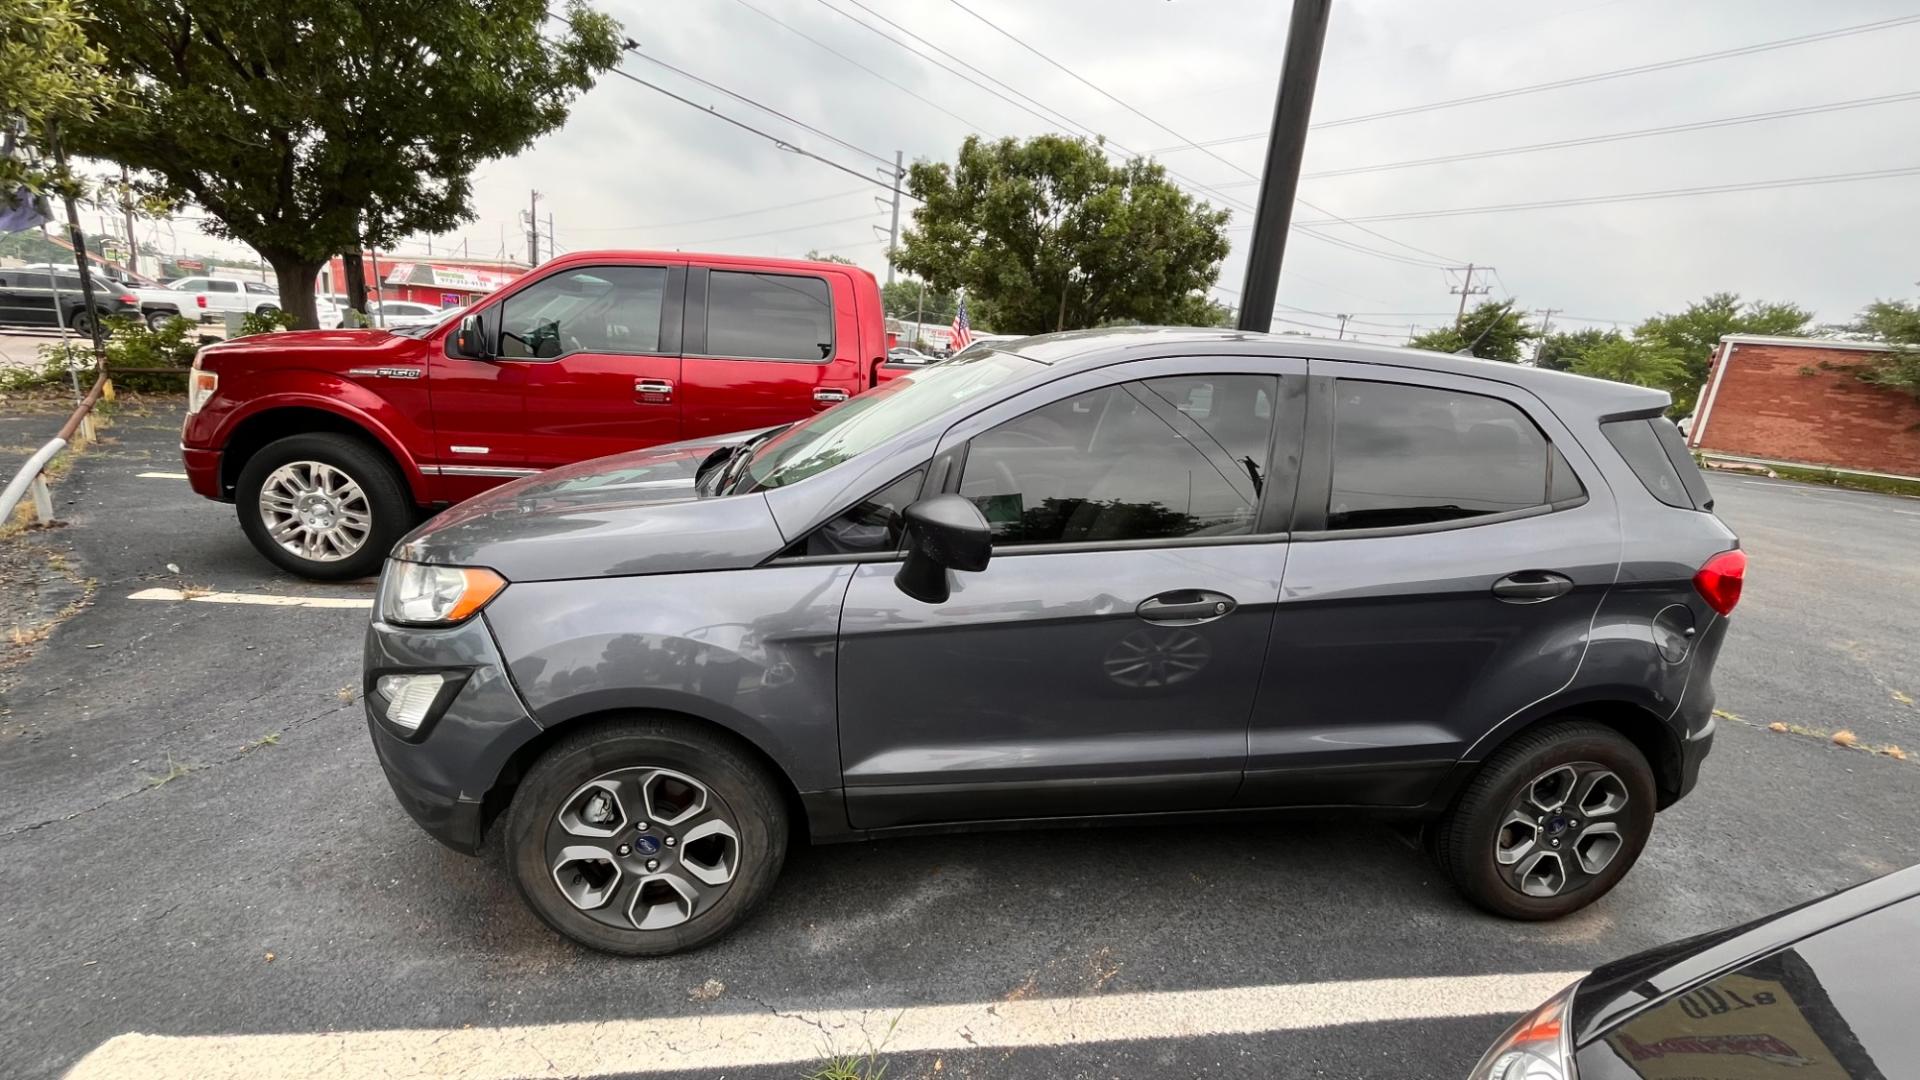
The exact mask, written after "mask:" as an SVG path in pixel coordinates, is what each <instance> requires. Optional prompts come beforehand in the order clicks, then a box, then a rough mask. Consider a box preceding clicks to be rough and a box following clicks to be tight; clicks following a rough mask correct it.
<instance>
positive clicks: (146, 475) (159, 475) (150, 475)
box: [133, 472, 187, 480]
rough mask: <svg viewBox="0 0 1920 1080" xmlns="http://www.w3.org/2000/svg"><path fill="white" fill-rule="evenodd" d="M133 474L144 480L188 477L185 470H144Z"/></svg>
mask: <svg viewBox="0 0 1920 1080" xmlns="http://www.w3.org/2000/svg"><path fill="white" fill-rule="evenodd" d="M133 475H135V476H137V477H139V478H140V479H142V480H185V479H186V478H187V474H186V473H183V472H143V473H134V474H133Z"/></svg>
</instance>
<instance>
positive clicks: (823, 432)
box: [747, 353, 1033, 490]
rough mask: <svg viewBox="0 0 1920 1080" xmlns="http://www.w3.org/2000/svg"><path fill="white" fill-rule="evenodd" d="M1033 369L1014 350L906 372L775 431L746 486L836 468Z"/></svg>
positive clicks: (753, 462) (752, 465)
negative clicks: (876, 387)
mask: <svg viewBox="0 0 1920 1080" xmlns="http://www.w3.org/2000/svg"><path fill="white" fill-rule="evenodd" d="M1032 371H1033V364H1032V362H1031V361H1029V360H1025V359H1023V358H1021V357H1018V356H1015V355H1013V354H1011V353H983V354H980V355H978V356H969V357H966V358H964V359H961V358H955V359H953V360H949V361H947V362H946V363H944V364H938V365H935V366H933V367H928V368H925V369H923V370H921V371H916V372H914V373H913V374H911V375H903V376H901V377H900V378H898V379H895V380H894V381H892V382H890V383H888V384H886V385H885V386H883V387H880V388H879V389H877V390H874V391H871V392H869V393H865V394H862V395H860V396H859V397H857V398H854V399H853V400H852V401H849V402H847V403H846V404H845V405H836V406H834V407H833V408H831V409H829V410H827V411H826V412H823V413H820V414H819V415H817V416H814V417H812V418H810V419H808V420H806V421H804V422H802V423H799V424H795V425H794V426H793V427H791V428H788V429H787V430H785V431H783V432H781V433H780V434H779V435H776V436H774V437H773V438H772V439H771V440H769V441H768V442H767V444H766V445H765V446H762V447H760V448H759V450H758V451H756V452H755V453H754V455H753V460H751V461H749V462H748V463H747V476H748V477H749V478H750V480H751V483H750V484H749V485H748V490H753V489H756V488H772V487H781V486H783V485H786V484H791V483H795V482H797V481H800V480H805V479H806V478H807V477H809V476H812V475H814V474H815V473H820V472H825V471H826V470H828V469H831V468H833V467H834V466H835V465H838V464H840V463H841V462H843V461H846V460H847V459H849V458H852V457H854V456H856V455H858V454H864V453H866V452H867V451H868V450H871V449H873V448H874V447H876V446H878V445H880V444H881V443H883V442H885V441H887V440H888V439H891V438H893V437H894V436H895V435H898V434H900V433H901V432H903V431H906V430H908V429H910V428H913V427H915V426H918V425H919V424H921V423H923V422H925V421H927V420H929V419H932V418H933V417H935V416H938V415H940V414H941V413H943V412H946V411H947V410H948V409H951V408H953V407H954V406H955V405H958V404H959V403H961V402H963V401H966V400H967V399H969V398H972V397H975V396H977V395H979V394H981V393H983V392H985V391H987V390H990V389H992V388H994V387H996V386H999V385H1001V384H1003V383H1006V382H1009V381H1011V380H1013V379H1018V378H1021V377H1023V376H1024V375H1026V374H1028V373H1030V372H1032Z"/></svg>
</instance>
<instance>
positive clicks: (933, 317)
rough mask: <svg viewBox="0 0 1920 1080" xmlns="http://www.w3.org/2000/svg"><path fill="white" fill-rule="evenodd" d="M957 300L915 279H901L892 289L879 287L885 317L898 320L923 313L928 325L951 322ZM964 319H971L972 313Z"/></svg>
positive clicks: (884, 286)
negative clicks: (923, 293) (885, 313)
mask: <svg viewBox="0 0 1920 1080" xmlns="http://www.w3.org/2000/svg"><path fill="white" fill-rule="evenodd" d="M923 290H924V292H925V294H926V295H925V297H924V299H923V298H922V296H921V293H922V291H923ZM958 300H959V294H958V293H955V292H952V291H950V290H947V289H936V288H934V287H933V286H931V285H928V284H927V283H926V282H924V281H921V280H919V279H918V278H909V277H903V278H900V279H899V280H897V281H895V282H894V283H893V284H891V285H882V286H880V303H881V306H883V307H885V308H886V309H887V314H889V315H892V316H894V317H895V318H900V319H911V318H913V317H914V316H915V315H916V314H921V313H924V314H925V315H926V321H927V322H947V321H949V320H951V319H952V318H953V313H954V308H955V305H956V304H957V303H958ZM967 316H968V318H972V316H973V313H972V312H971V311H969V312H968V313H967Z"/></svg>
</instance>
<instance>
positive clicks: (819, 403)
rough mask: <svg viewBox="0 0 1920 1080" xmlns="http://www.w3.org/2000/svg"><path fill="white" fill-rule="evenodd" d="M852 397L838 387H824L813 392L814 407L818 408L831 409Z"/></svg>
mask: <svg viewBox="0 0 1920 1080" xmlns="http://www.w3.org/2000/svg"><path fill="white" fill-rule="evenodd" d="M850 396H851V395H849V394H848V393H847V392H846V391H845V390H842V389H840V388H839V387H837V386H823V387H821V388H820V389H818V390H815V391H814V392H813V401H814V405H815V406H816V407H818V408H822V409H830V408H832V407H833V406H835V405H838V404H840V403H841V402H843V401H845V400H847V398H848V397H850Z"/></svg>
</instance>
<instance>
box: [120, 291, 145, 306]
mask: <svg viewBox="0 0 1920 1080" xmlns="http://www.w3.org/2000/svg"><path fill="white" fill-rule="evenodd" d="M120 302H121V303H123V304H133V305H135V306H136V307H137V306H139V304H140V298H139V297H137V296H135V295H133V294H132V293H125V294H123V295H122V296H121V297H120Z"/></svg>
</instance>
